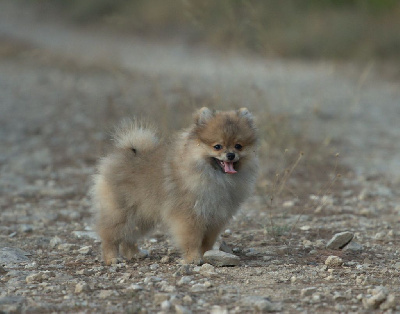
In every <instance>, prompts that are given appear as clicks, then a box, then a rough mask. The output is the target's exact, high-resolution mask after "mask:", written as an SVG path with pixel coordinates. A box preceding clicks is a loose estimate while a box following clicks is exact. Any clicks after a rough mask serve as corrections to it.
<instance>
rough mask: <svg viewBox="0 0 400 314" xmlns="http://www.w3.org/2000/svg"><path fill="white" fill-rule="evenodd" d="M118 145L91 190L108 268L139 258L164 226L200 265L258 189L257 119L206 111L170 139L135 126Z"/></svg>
mask: <svg viewBox="0 0 400 314" xmlns="http://www.w3.org/2000/svg"><path fill="white" fill-rule="evenodd" d="M114 140H115V147H114V148H113V151H112V152H111V154H109V155H108V156H106V157H104V158H102V159H101V160H100V162H99V165H98V173H97V174H96V175H95V176H94V186H93V190H92V194H93V199H94V202H95V205H96V211H97V213H96V223H95V227H96V230H97V232H98V234H99V235H100V237H101V240H102V253H103V259H104V261H105V263H106V264H107V265H110V264H112V263H115V262H116V261H117V257H118V253H120V254H121V255H123V256H124V257H125V258H127V259H131V258H132V257H134V255H135V253H137V252H138V247H137V244H136V242H137V240H138V238H139V237H141V236H143V235H144V234H146V233H147V232H149V231H150V230H152V229H153V228H154V227H155V226H156V225H158V224H159V223H161V224H164V225H165V226H166V227H167V229H168V230H169V231H170V234H171V235H172V237H173V239H174V240H175V242H176V244H177V245H178V247H179V248H180V249H181V251H182V253H183V256H184V259H185V262H187V263H194V264H201V263H202V256H203V254H204V252H206V251H208V250H210V249H211V248H212V247H213V244H214V243H215V241H216V239H217V236H218V234H219V233H220V231H221V229H222V228H223V227H224V226H225V225H226V224H227V222H228V221H229V219H230V218H231V217H232V216H233V215H234V214H235V213H236V212H237V210H238V209H239V207H240V205H241V204H242V203H243V202H244V201H245V200H246V198H247V197H248V196H249V195H250V194H251V192H252V190H253V186H254V183H255V180H256V176H257V169H258V161H257V142H258V138H257V132H256V127H255V125H254V120H253V116H252V115H251V113H250V112H249V111H248V110H247V109H246V108H242V109H239V110H237V111H225V112H222V111H221V112H220V111H212V110H210V109H208V108H205V107H204V108H202V109H200V110H199V111H197V112H196V113H195V114H194V123H193V125H192V126H190V127H189V128H187V129H185V130H183V131H181V132H180V133H178V134H177V136H176V137H175V138H174V139H172V140H170V141H161V140H160V139H159V137H158V136H157V133H156V130H155V128H153V127H151V126H149V125H145V124H143V123H141V122H139V121H136V120H134V121H131V122H128V123H127V122H125V123H124V124H122V125H121V126H120V127H119V128H118V129H117V130H116V132H115V137H114Z"/></svg>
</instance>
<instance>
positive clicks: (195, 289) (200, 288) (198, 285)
mask: <svg viewBox="0 0 400 314" xmlns="http://www.w3.org/2000/svg"><path fill="white" fill-rule="evenodd" d="M190 290H191V291H192V292H200V291H205V290H207V287H206V286H205V285H204V284H202V283H196V284H194V285H193V286H192V287H191V288H190Z"/></svg>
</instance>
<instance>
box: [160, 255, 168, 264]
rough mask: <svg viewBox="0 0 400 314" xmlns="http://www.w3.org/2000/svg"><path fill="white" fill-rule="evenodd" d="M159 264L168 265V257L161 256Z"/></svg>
mask: <svg viewBox="0 0 400 314" xmlns="http://www.w3.org/2000/svg"><path fill="white" fill-rule="evenodd" d="M160 263H163V264H166V263H169V256H167V255H166V256H163V257H162V258H161V260H160Z"/></svg>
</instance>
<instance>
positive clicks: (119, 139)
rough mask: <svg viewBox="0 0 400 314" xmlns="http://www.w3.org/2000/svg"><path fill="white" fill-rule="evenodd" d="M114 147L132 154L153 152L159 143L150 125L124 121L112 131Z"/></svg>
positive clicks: (134, 120) (154, 130)
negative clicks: (127, 150) (129, 151)
mask: <svg viewBox="0 0 400 314" xmlns="http://www.w3.org/2000/svg"><path fill="white" fill-rule="evenodd" d="M113 138H114V141H115V146H116V147H117V148H120V149H129V150H132V151H133V152H134V153H142V152H146V151H151V150H153V149H154V148H155V147H156V146H157V145H158V144H159V142H160V139H159V138H158V136H157V130H156V128H155V127H153V126H152V125H150V124H148V123H145V122H142V121H138V120H137V119H133V120H124V121H122V123H121V124H120V126H118V127H117V128H116V129H115V131H114V136H113Z"/></svg>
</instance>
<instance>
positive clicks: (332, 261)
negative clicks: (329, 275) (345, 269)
mask: <svg viewBox="0 0 400 314" xmlns="http://www.w3.org/2000/svg"><path fill="white" fill-rule="evenodd" d="M342 264H343V260H342V259H341V258H340V257H339V256H335V255H331V256H328V258H327V259H326V260H325V265H326V266H328V267H339V266H342Z"/></svg>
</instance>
